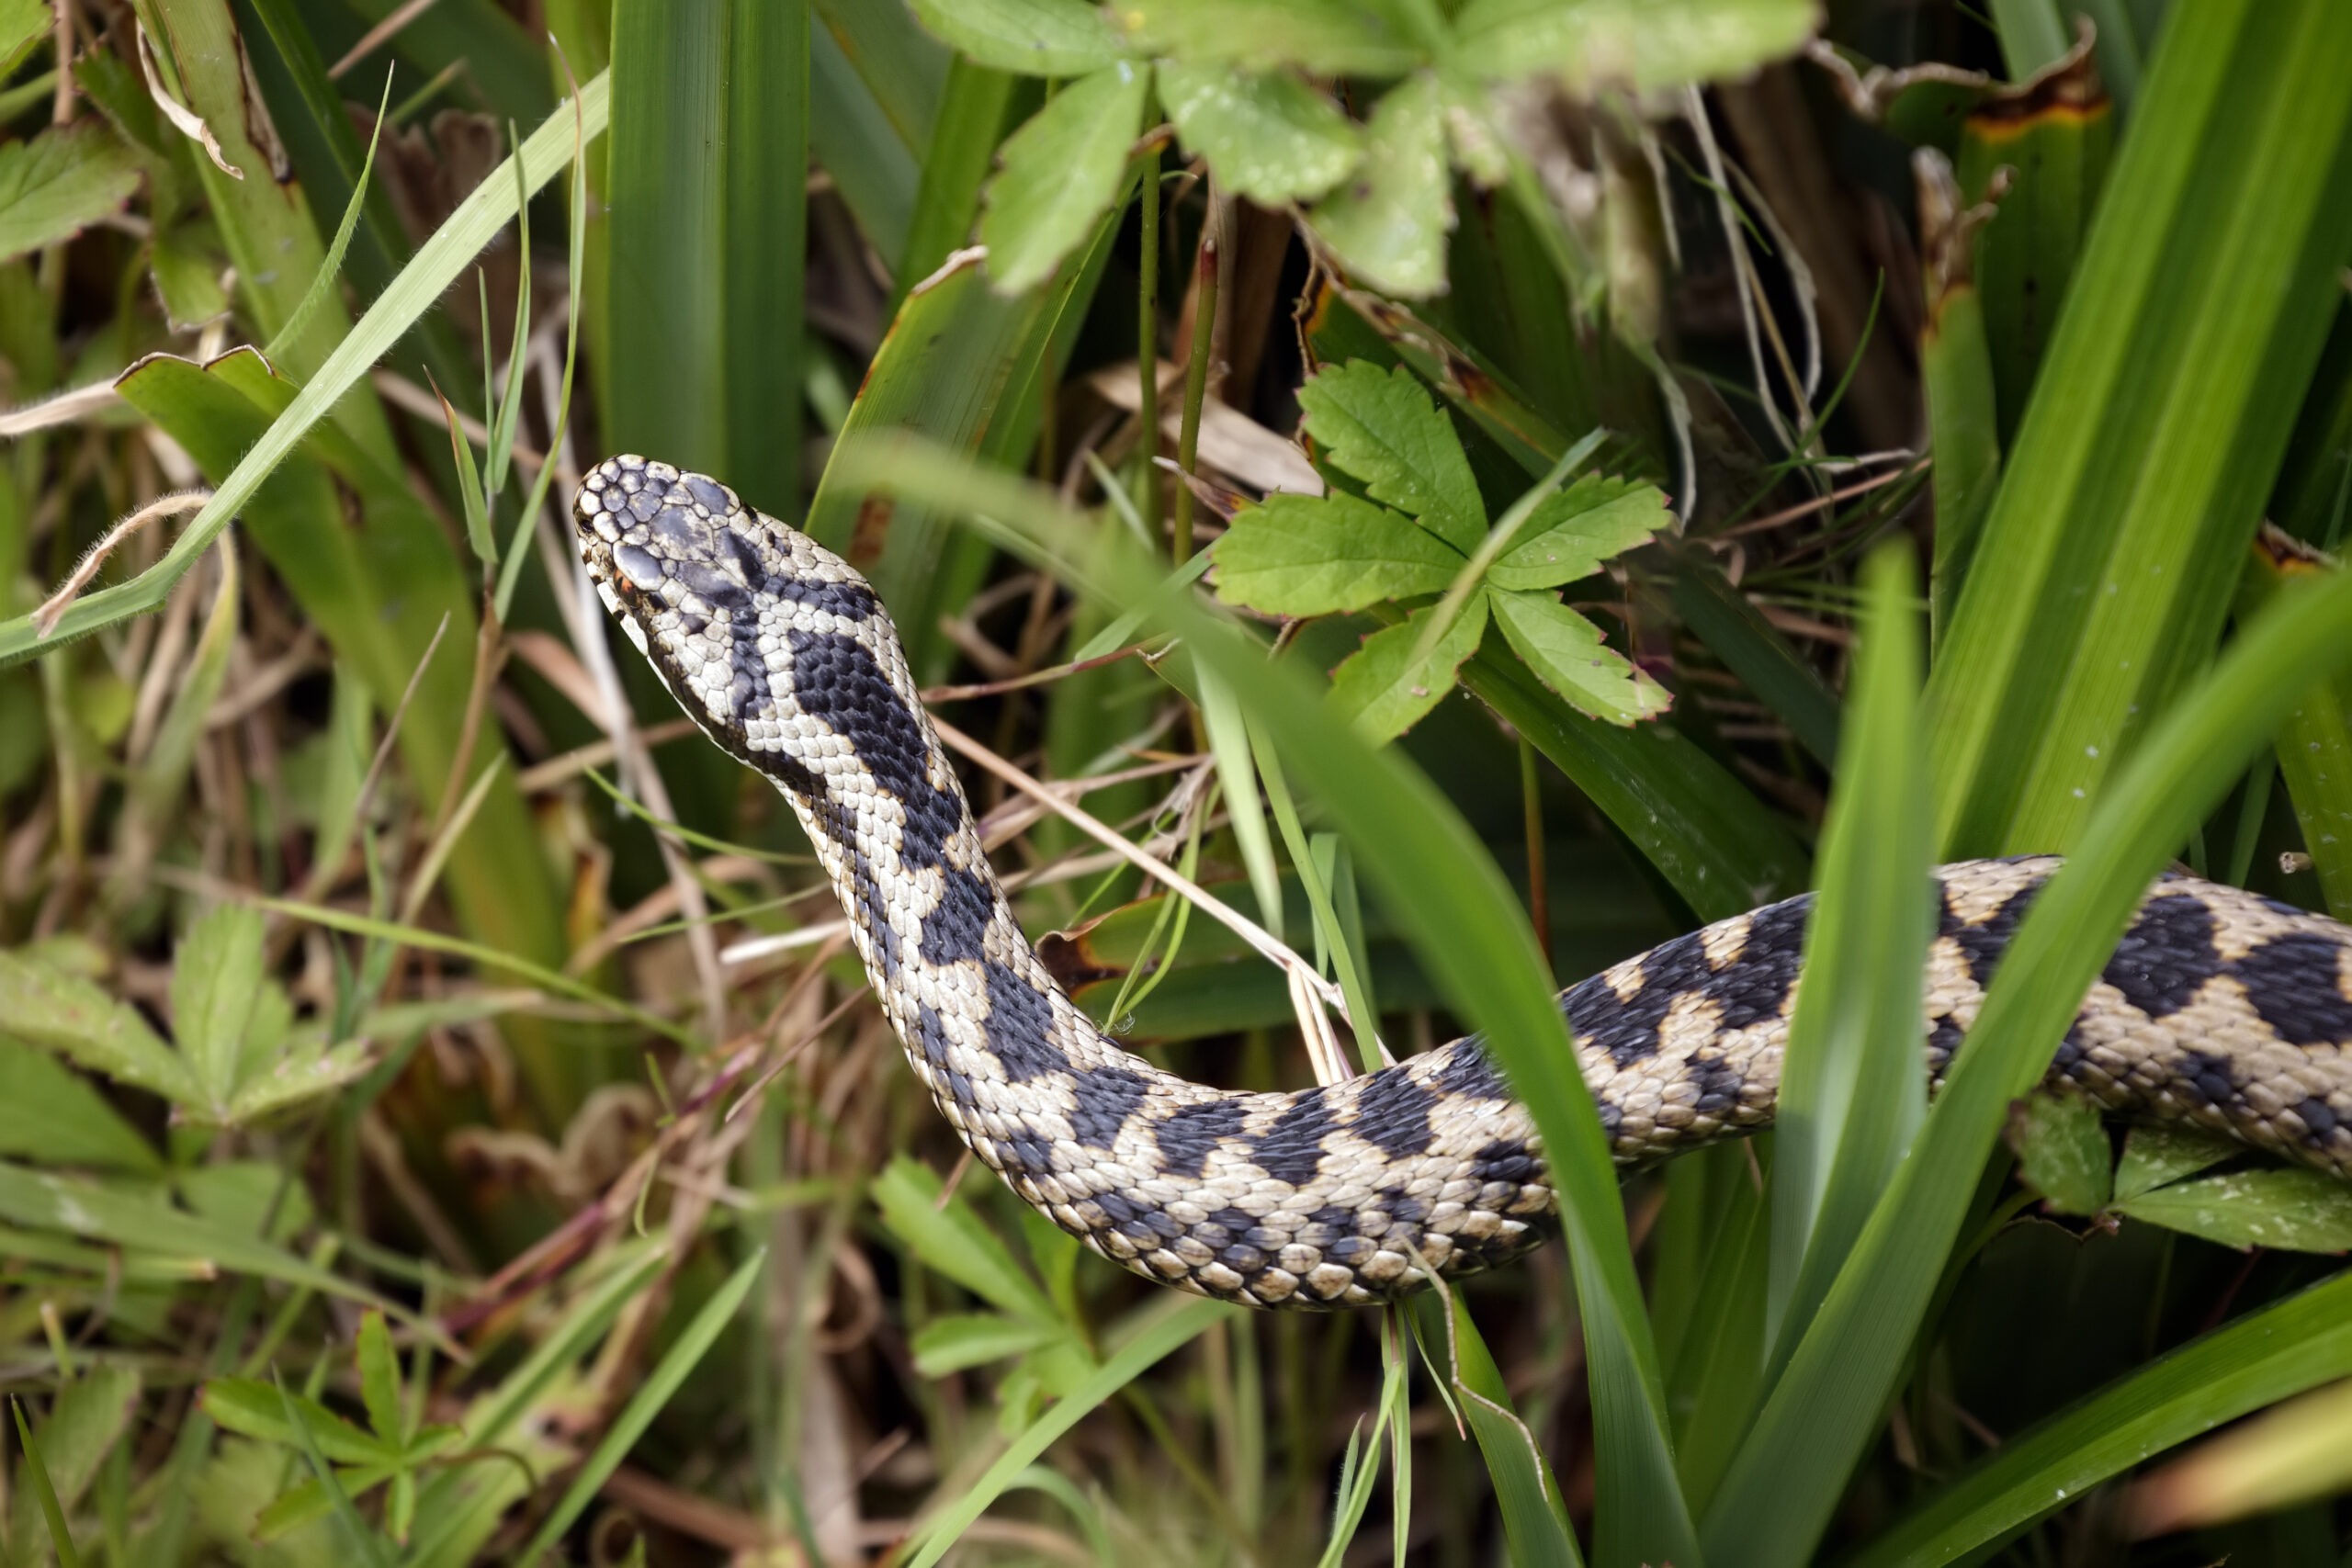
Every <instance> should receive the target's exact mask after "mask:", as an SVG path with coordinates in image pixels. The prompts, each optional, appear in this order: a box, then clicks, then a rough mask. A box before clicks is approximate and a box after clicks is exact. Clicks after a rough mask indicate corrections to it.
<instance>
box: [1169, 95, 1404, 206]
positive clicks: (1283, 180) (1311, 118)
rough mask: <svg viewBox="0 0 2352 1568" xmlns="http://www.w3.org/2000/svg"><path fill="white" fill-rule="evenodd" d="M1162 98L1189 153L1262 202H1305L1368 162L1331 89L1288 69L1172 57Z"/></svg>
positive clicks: (1237, 190)
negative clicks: (1255, 68)
mask: <svg viewBox="0 0 2352 1568" xmlns="http://www.w3.org/2000/svg"><path fill="white" fill-rule="evenodd" d="M1159 101H1160V103H1161V104H1162V105H1163V106H1165V107H1166V108H1167V110H1168V118H1170V120H1173V121H1174V122H1175V125H1176V133H1177V135H1178V136H1180V137H1182V139H1183V142H1184V149H1185V151H1186V152H1193V153H1197V154H1198V155H1200V156H1201V157H1204V158H1206V159H1207V160H1208V163H1209V167H1210V168H1212V169H1214V170H1216V177H1217V178H1218V180H1220V181H1221V182H1223V184H1224V186H1225V187H1226V189H1227V190H1229V191H1232V192H1234V193H1235V194H1236V195H1238V196H1242V197H1248V198H1249V199H1250V200H1251V201H1254V202H1256V203H1257V204H1258V205H1259V206H1261V207H1279V206H1280V205H1281V204H1282V203H1283V202H1285V201H1306V200H1311V199H1312V198H1314V197H1318V196H1321V195H1322V194H1323V193H1324V192H1325V191H1328V190H1329V189H1330V188H1331V187H1332V186H1335V185H1338V184H1339V183H1340V181H1341V180H1343V179H1345V178H1347V176H1348V175H1349V174H1350V173H1351V172H1352V171H1353V170H1354V169H1355V167H1356V165H1357V164H1361V163H1362V162H1363V135H1362V133H1361V132H1360V131H1359V130H1357V129H1356V126H1355V123H1354V122H1353V121H1352V120H1351V119H1349V118H1348V117H1347V116H1346V115H1345V114H1343V113H1341V112H1340V106H1339V105H1337V104H1335V103H1333V102H1332V101H1331V99H1330V96H1329V95H1328V94H1326V93H1324V92H1323V91H1322V90H1320V89H1319V88H1317V87H1315V86H1313V85H1310V84H1308V83H1306V82H1305V81H1303V80H1301V79H1300V78H1298V77H1297V76H1295V75H1292V74H1291V73H1289V72H1286V71H1274V72H1262V73H1261V72H1251V71H1236V70H1233V69H1232V68H1230V67H1228V66H1224V65H1195V64H1185V63H1182V62H1176V61H1168V62H1163V63H1162V64H1161V65H1160V67H1159Z"/></svg>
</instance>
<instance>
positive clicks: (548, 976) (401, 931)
mask: <svg viewBox="0 0 2352 1568" xmlns="http://www.w3.org/2000/svg"><path fill="white" fill-rule="evenodd" d="M254 903H255V904H256V905H257V906H259V907H260V908H264V909H273V910H276V911H277V913H279V914H281V915H290V916H292V917H293V918H294V919H298V920H308V921H310V922H311V923H312V924H314V925H322V926H325V927H327V928H329V929H330V930H333V931H349V932H351V933H352V934H353V935H354V936H364V937H372V938H374V939H376V940H377V941H379V942H397V943H399V944H401V946H404V947H417V948H423V949H424V950H425V951H426V952H429V953H448V954H449V955H450V956H452V957H455V958H463V959H466V960H468V961H469V962H470V963H474V964H481V966H482V967H483V968H485V969H487V970H492V971H494V972H497V971H503V972H504V973H507V974H511V975H514V976H517V977H519V978H521V979H524V980H527V981H528V982H529V983H530V984H532V985H534V986H537V987H540V988H541V989H543V990H548V991H553V992H554V993H555V994H556V995H558V996H562V997H570V998H571V999H572V1000H574V1001H580V1002H586V1003H588V1004H589V1005H591V1006H593V1007H599V1008H604V1009H605V1010H608V1011H610V1012H611V1013H612V1014H613V1016H614V1017H616V1018H625V1019H627V1020H628V1021H629V1022H631V1023H633V1024H636V1025H637V1026H638V1027H639V1029H645V1030H650V1031H651V1032H654V1033H656V1034H659V1035H661V1036H662V1038H663V1039H665V1040H669V1041H672V1042H673V1043H676V1044H678V1045H680V1046H682V1047H684V1049H686V1050H689V1051H693V1050H697V1049H699V1048H700V1046H701V1042H700V1040H699V1039H697V1038H696V1036H695V1033H694V1032H693V1031H691V1030H687V1029H683V1028H681V1027H679V1026H678V1025H677V1024H674V1023H672V1022H671V1021H669V1020H668V1019H665V1018H662V1017H660V1016H659V1015H657V1014H654V1013H650V1012H648V1011H646V1010H644V1009H643V1008H640V1007H636V1006H633V1005H631V1004H630V1003H628V1002H625V1001H622V1000H621V999H620V998H617V997H613V996H608V995H606V994H605V992H603V991H600V990H598V989H596V987H594V986H590V985H585V984H583V983H582V982H581V981H578V980H575V979H573V978H572V977H571V976H569V975H566V974H563V973H561V972H560V971H558V970H554V969H548V968H546V967H544V966H542V965H540V964H532V963H530V962H528V961H526V960H525V959H522V958H518V957H517V956H515V954H514V953H501V952H499V951H497V950H496V949H494V948H489V947H484V946H482V945H481V943H479V942H467V941H465V940H463V939H462V938H459V937H453V936H448V935H445V934H444V933H442V932H440V931H427V930H425V929H424V927H422V926H406V925H400V924H396V923H395V922H393V921H390V920H377V919H368V917H367V916H365V915H355V914H352V913H351V912H350V911H348V910H345V909H331V908H327V907H326V906H324V905H322V904H304V903H300V902H299V901H297V900H294V899H290V898H257V899H255V900H254Z"/></svg>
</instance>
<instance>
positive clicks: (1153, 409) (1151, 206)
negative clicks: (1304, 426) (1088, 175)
mask: <svg viewBox="0 0 2352 1568" xmlns="http://www.w3.org/2000/svg"><path fill="white" fill-rule="evenodd" d="M1137 196H1138V198H1139V199H1140V200H1141V201H1142V203H1143V213H1142V217H1143V243H1142V246H1141V254H1140V256H1139V257H1138V259H1137V261H1136V279H1137V282H1136V377H1137V378H1138V379H1137V381H1136V422H1137V423H1139V424H1140V425H1141V426H1142V429H1141V431H1140V433H1139V434H1137V435H1136V443H1137V445H1136V511H1138V512H1140V513H1143V520H1144V525H1145V526H1147V527H1148V528H1150V529H1152V530H1153V531H1154V532H1155V533H1157V532H1158V530H1159V515H1160V513H1159V148H1157V147H1154V148H1153V149H1152V150H1151V151H1150V152H1146V153H1145V154H1144V155H1143V184H1142V188H1141V190H1140V191H1138V192H1137ZM1178 559H1179V560H1182V556H1181V555H1180V556H1179V557H1178Z"/></svg>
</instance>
